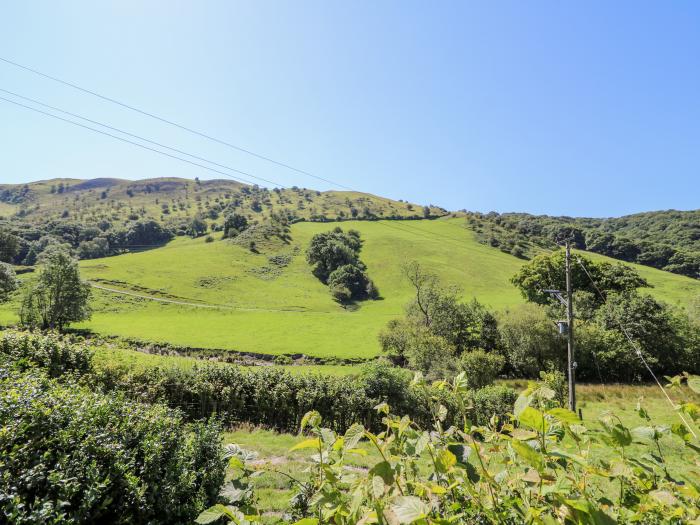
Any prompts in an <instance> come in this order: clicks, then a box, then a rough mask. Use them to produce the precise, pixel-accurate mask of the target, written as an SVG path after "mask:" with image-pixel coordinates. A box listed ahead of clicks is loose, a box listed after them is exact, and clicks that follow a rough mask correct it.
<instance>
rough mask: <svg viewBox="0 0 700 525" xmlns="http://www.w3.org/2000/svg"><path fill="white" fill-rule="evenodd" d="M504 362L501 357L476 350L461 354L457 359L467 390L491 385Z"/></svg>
mask: <svg viewBox="0 0 700 525" xmlns="http://www.w3.org/2000/svg"><path fill="white" fill-rule="evenodd" d="M505 362H506V360H505V358H504V357H503V356H502V355H499V354H496V353H493V352H485V351H484V350H481V349H477V350H472V351H471V352H465V353H463V354H462V355H461V357H460V358H459V367H460V368H461V369H462V370H463V371H464V372H465V373H466V380H467V385H468V386H469V388H473V389H476V388H482V387H485V386H486V385H490V384H491V383H493V382H494V381H495V380H496V378H497V377H498V374H499V373H500V372H501V370H503V365H504V364H505Z"/></svg>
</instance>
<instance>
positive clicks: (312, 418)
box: [301, 410, 321, 430]
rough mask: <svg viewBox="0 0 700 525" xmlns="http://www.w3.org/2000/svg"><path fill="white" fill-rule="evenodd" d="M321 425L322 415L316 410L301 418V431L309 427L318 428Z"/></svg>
mask: <svg viewBox="0 0 700 525" xmlns="http://www.w3.org/2000/svg"><path fill="white" fill-rule="evenodd" d="M320 424H321V414H319V413H318V412H316V411H315V410H311V411H309V412H307V413H306V414H304V417H302V418H301V430H304V429H305V428H306V427H307V426H310V427H314V428H315V427H317V426H319V425H320Z"/></svg>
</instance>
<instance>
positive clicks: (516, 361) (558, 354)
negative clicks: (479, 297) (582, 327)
mask: <svg viewBox="0 0 700 525" xmlns="http://www.w3.org/2000/svg"><path fill="white" fill-rule="evenodd" d="M498 327H499V332H500V351H501V352H502V353H503V355H504V356H505V357H506V370H507V373H508V374H509V375H511V376H515V377H530V378H534V377H537V374H538V372H539V371H540V370H545V369H547V368H548V367H550V366H554V367H556V368H562V367H563V366H564V364H565V361H564V360H565V358H566V341H565V340H564V338H563V337H561V336H560V335H559V334H558V333H557V329H556V326H555V324H554V323H553V322H552V320H551V319H550V318H549V317H548V316H547V313H546V311H545V309H544V308H542V307H540V306H537V305H534V304H527V305H522V306H520V307H518V308H515V309H513V310H507V311H505V312H503V313H501V315H500V316H499V318H498ZM577 360H579V361H580V359H579V357H578V356H577ZM580 365H581V363H580V362H579V366H580Z"/></svg>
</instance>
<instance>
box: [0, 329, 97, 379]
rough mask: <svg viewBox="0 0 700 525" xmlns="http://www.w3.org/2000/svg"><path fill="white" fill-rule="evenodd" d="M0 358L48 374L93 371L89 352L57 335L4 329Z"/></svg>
mask: <svg viewBox="0 0 700 525" xmlns="http://www.w3.org/2000/svg"><path fill="white" fill-rule="evenodd" d="M0 358H2V359H3V360H7V361H10V362H12V363H14V364H15V365H16V366H20V367H22V368H32V367H39V368H42V369H44V370H45V371H46V373H47V374H48V375H49V376H51V377H58V376H61V375H63V374H65V373H67V372H76V373H78V374H83V373H87V372H90V371H92V351H91V350H90V349H89V348H88V347H87V346H85V345H81V344H76V343H70V342H68V341H66V340H65V339H64V338H63V337H61V336H59V335H56V334H48V335H42V334H31V333H28V332H5V333H3V334H2V337H0Z"/></svg>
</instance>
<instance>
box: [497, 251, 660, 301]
mask: <svg viewBox="0 0 700 525" xmlns="http://www.w3.org/2000/svg"><path fill="white" fill-rule="evenodd" d="M565 257H566V255H565V253H564V251H563V250H558V251H556V252H553V253H551V254H543V255H538V256H537V257H535V258H534V259H532V260H531V261H530V262H529V263H527V264H525V265H523V266H522V268H520V270H519V271H518V273H516V274H515V275H514V276H513V278H512V279H511V282H512V283H513V284H514V285H515V286H517V287H518V288H519V289H520V292H521V293H522V294H523V297H525V298H526V299H527V300H528V301H531V302H534V303H537V304H552V301H553V300H552V298H551V296H550V295H549V294H548V293H546V292H545V291H544V290H547V289H556V290H566V272H565ZM577 259H580V261H581V264H579V262H578V261H577ZM582 265H583V266H582ZM583 267H585V269H586V270H587V271H588V273H589V274H590V275H591V278H589V277H588V275H587V274H586V272H585V270H584V268H583ZM571 277H572V280H573V288H574V290H579V291H581V290H583V291H587V292H591V293H592V294H595V296H596V299H595V301H596V302H597V305H600V304H602V302H603V300H602V298H601V297H600V296H599V295H598V292H597V290H596V286H597V287H598V289H599V290H600V291H601V292H602V293H603V295H607V294H609V293H615V292H617V293H619V292H628V291H633V290H636V289H637V288H641V287H648V286H649V283H647V281H646V280H645V279H644V278H642V277H641V276H640V275H639V274H638V273H637V272H636V271H635V270H634V269H632V268H630V267H629V266H626V265H624V264H620V263H618V264H610V263H607V262H594V261H591V260H590V259H588V258H586V257H583V256H581V255H578V254H574V260H573V263H572V267H571ZM591 281H593V282H591ZM593 283H595V285H594V284H593Z"/></svg>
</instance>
